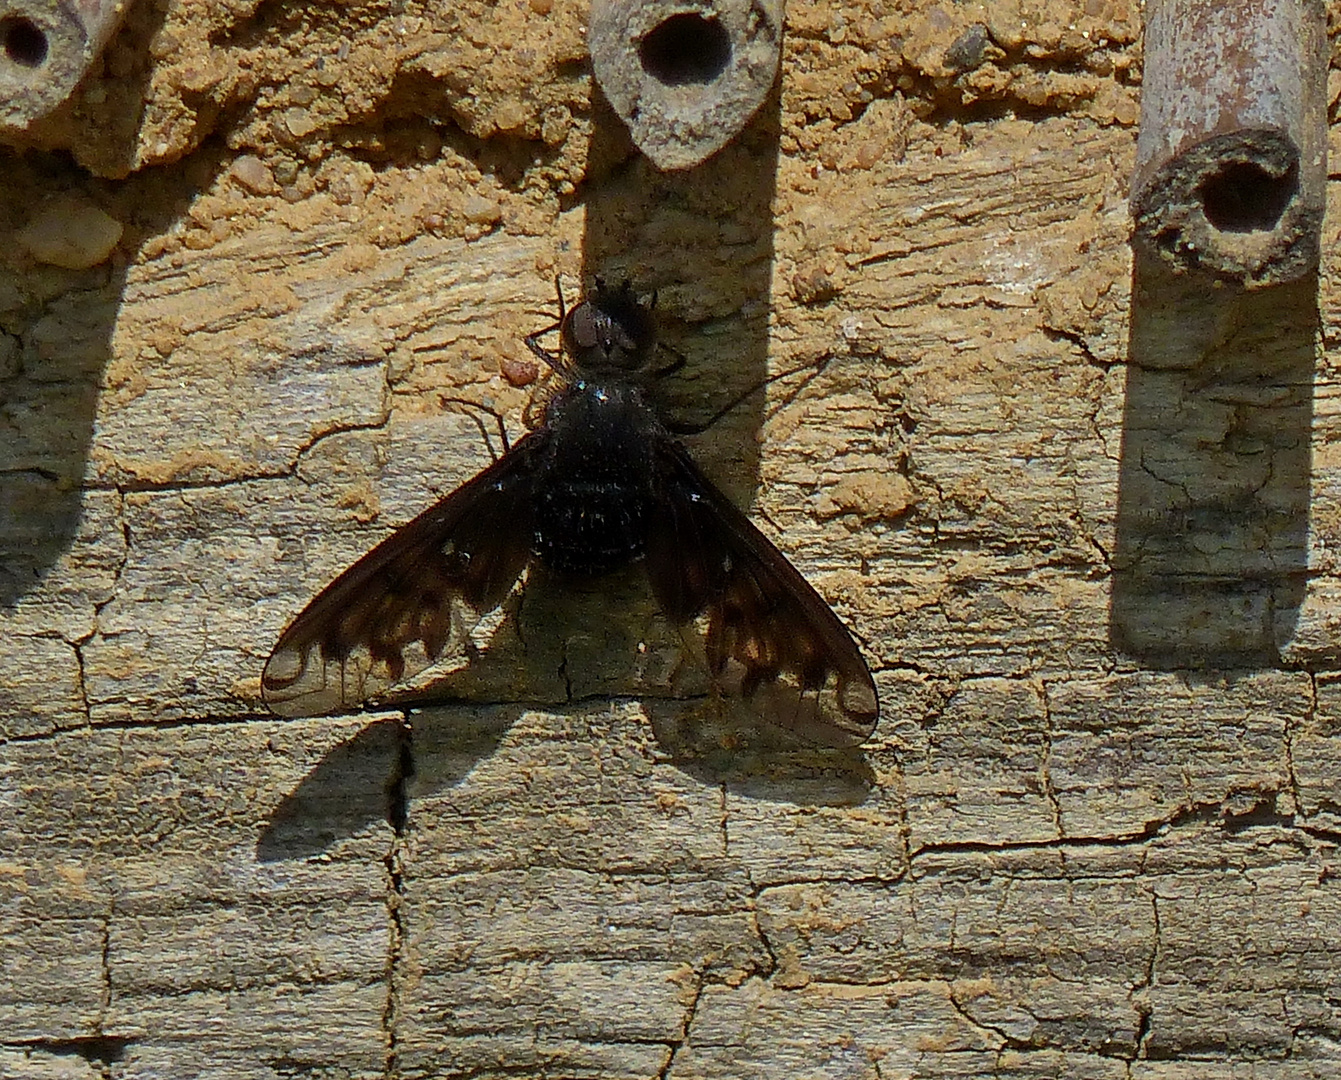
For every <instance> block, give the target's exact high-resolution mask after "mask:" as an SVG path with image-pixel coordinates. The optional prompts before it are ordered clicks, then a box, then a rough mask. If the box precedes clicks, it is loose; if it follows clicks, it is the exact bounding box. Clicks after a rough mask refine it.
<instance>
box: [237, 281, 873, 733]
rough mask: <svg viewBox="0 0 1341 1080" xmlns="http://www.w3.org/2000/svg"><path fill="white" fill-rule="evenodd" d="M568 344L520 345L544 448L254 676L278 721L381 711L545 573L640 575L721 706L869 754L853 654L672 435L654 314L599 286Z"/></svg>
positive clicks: (369, 573) (567, 330)
mask: <svg viewBox="0 0 1341 1080" xmlns="http://www.w3.org/2000/svg"><path fill="white" fill-rule="evenodd" d="M555 328H557V329H558V331H559V341H560V350H559V353H558V354H557V355H554V354H551V353H549V352H547V351H546V350H544V349H543V348H541V346H540V345H539V344H538V338H539V336H540V334H535V335H532V336H531V337H528V338H527V345H528V346H529V347H530V348H531V351H532V352H534V353H535V354H536V356H537V357H538V358H540V359H541V360H543V361H544V362H545V363H546V364H547V365H549V366H550V367H551V368H552V369H553V372H554V374H555V376H556V377H557V381H558V385H557V387H555V388H554V389H553V391H552V392H551V394H550V396H549V397H548V398H547V399H546V400H545V402H544V404H543V412H542V415H541V416H540V417H539V419H538V422H536V423H534V425H533V430H531V431H530V432H529V433H528V434H527V435H526V436H525V437H524V438H522V439H521V441H520V442H518V443H517V444H516V445H515V446H513V447H512V448H511V449H510V450H508V451H507V452H506V453H505V454H504V455H503V456H502V457H501V458H499V459H498V460H497V461H496V462H494V463H493V464H492V465H490V466H489V467H488V468H486V469H484V470H483V471H482V472H481V473H480V474H479V475H477V476H476V477H475V478H474V479H472V480H469V481H467V482H466V483H464V484H462V485H461V486H460V487H459V488H457V489H456V490H455V491H454V492H452V493H451V494H450V495H448V496H447V497H446V498H445V499H443V500H442V501H440V502H439V503H437V504H436V505H435V506H432V507H430V508H429V509H428V510H426V511H424V513H422V514H420V515H419V516H418V517H417V518H415V519H414V520H413V521H411V522H410V523H409V524H408V525H405V526H403V527H402V528H401V529H399V530H398V531H397V532H395V533H394V534H393V535H392V536H390V537H389V538H388V539H387V540H385V541H384V542H383V543H381V544H379V545H378V546H377V547H376V548H374V549H373V550H372V551H370V552H369V553H368V554H367V555H365V556H364V557H363V558H362V559H360V560H359V561H358V562H356V563H355V564H354V565H353V566H351V567H350V568H349V569H348V570H346V571H345V572H344V573H343V574H341V575H340V576H339V577H338V578H336V579H335V581H333V582H332V583H331V584H330V585H328V586H327V587H326V588H325V589H324V590H323V591H322V592H321V594H320V595H318V596H317V598H316V599H315V600H313V601H312V603H311V604H309V605H308V607H307V608H306V610H304V611H303V613H302V614H301V615H299V616H298V617H297V618H296V619H294V621H293V622H292V623H291V624H290V626H289V627H288V629H286V630H285V631H284V633H283V634H281V635H280V638H279V641H278V642H276V644H275V648H274V651H273V652H272V653H271V655H270V659H269V660H268V661H267V662H266V665H265V670H264V672H263V674H262V676H261V686H262V691H263V694H264V697H265V701H266V703H267V704H268V705H269V706H270V708H271V709H273V710H274V711H275V712H277V713H281V714H284V715H316V714H320V713H326V712H333V711H337V710H340V709H347V708H354V707H357V706H359V705H362V704H364V703H365V702H368V701H370V700H374V699H376V698H379V697H380V696H382V695H383V694H384V693H385V692H386V691H387V690H388V689H390V688H392V687H393V686H395V685H396V684H398V683H401V682H403V681H404V680H406V679H408V678H410V677H411V676H413V675H415V674H417V673H418V672H420V671H422V670H424V669H425V668H427V667H429V666H430V665H432V664H434V663H435V662H437V661H438V660H439V659H440V658H441V657H443V655H444V653H445V652H450V651H452V650H457V651H460V650H461V649H462V648H463V647H464V648H466V649H468V648H469V647H470V646H469V644H468V638H469V633H470V631H471V629H472V628H473V627H474V626H475V624H476V623H478V621H479V620H480V618H481V617H482V616H483V615H485V614H486V613H488V612H490V611H492V610H493V609H495V608H497V607H498V606H499V605H500V604H501V603H502V602H503V600H504V598H505V597H506V596H507V595H508V594H509V593H510V592H511V591H512V589H513V588H514V586H515V585H516V583H517V580H518V579H519V578H520V576H521V574H522V571H523V570H524V569H525V568H526V566H527V564H528V563H530V562H531V561H532V560H534V561H535V562H537V563H540V564H541V565H543V566H544V567H546V568H547V569H549V570H552V571H555V572H557V574H558V575H560V576H561V577H563V576H569V577H573V578H584V579H589V578H597V577H600V576H601V575H604V574H606V573H609V572H611V571H613V570H616V569H619V568H621V567H624V566H627V565H629V564H632V563H640V564H641V565H642V566H643V567H644V568H645V569H646V572H647V578H648V581H649V583H650V585H651V589H652V594H653V596H654V597H655V599H656V601H657V603H658V604H659V606H660V608H661V611H662V612H663V613H664V615H665V616H666V618H667V619H669V620H670V621H671V622H672V623H674V624H676V625H678V626H680V627H681V628H684V630H685V633H686V637H690V636H693V637H694V638H695V639H697V641H698V642H699V643H700V646H701V653H702V655H703V657H704V658H705V659H706V663H707V667H708V671H709V674H710V675H711V677H712V680H713V683H714V686H715V687H716V688H717V689H718V690H719V691H720V692H722V693H724V694H727V695H731V696H735V697H739V698H741V699H742V700H744V701H745V702H746V704H747V705H749V706H750V707H751V708H752V709H753V711H754V712H755V713H757V714H758V715H759V716H760V717H762V718H763V719H764V720H766V721H769V722H772V723H776V724H779V725H781V726H783V727H788V728H792V729H795V730H798V731H802V732H804V733H806V734H807V736H808V737H810V738H813V739H815V740H816V741H820V742H823V743H826V744H830V745H839V746H841V745H855V744H857V743H860V742H862V741H864V740H865V739H866V738H868V737H869V736H870V734H871V732H872V731H873V730H874V728H875V724H876V720H877V719H878V716H879V704H878V701H877V698H876V691H875V683H874V681H873V680H872V678H871V674H870V671H869V670H868V668H867V666H866V662H865V661H864V660H863V659H862V656H861V652H860V650H859V649H858V648H857V645H856V642H855V641H854V640H853V639H852V636H851V635H850V634H849V633H848V631H847V629H846V628H845V627H844V626H843V624H842V623H841V622H840V621H839V619H838V617H837V616H836V615H835V614H834V613H833V611H832V610H831V609H830V608H829V606H828V604H826V603H825V602H824V600H822V599H821V598H820V596H819V594H818V593H816V592H815V590H814V589H813V588H811V586H810V584H809V583H808V582H807V581H806V580H805V579H804V578H803V577H802V576H801V575H800V574H799V573H798V572H797V571H796V569H795V568H794V567H793V566H792V565H791V564H790V563H789V562H788V561H787V559H786V558H785V557H784V556H783V555H782V553H781V552H780V551H778V549H777V548H776V547H774V546H773V544H772V543H771V542H770V541H769V540H768V539H767V538H766V537H765V536H764V535H763V534H762V533H761V532H759V530H758V529H756V528H755V527H754V525H752V524H751V523H750V521H749V519H748V518H747V517H746V516H745V515H744V514H743V513H742V512H741V511H740V510H738V509H737V508H736V507H735V506H734V505H733V504H732V503H731V502H730V501H729V500H728V499H727V498H726V497H725V496H724V495H723V494H722V493H721V492H720V491H718V490H717V488H716V487H715V486H714V485H713V484H712V482H711V481H709V480H708V479H707V477H705V476H704V475H703V473H702V472H700V471H699V469H698V467H697V466H696V465H695V464H694V463H693V461H692V460H691V459H690V457H689V454H688V452H687V451H686V450H685V448H684V446H683V445H681V443H680V442H679V441H678V440H677V439H676V438H675V436H674V434H673V433H672V431H671V430H670V429H669V428H668V427H667V425H666V424H665V423H664V422H663V421H662V420H661V418H660V417H659V415H658V413H657V411H656V409H655V407H654V405H653V403H652V399H651V396H650V387H649V384H650V381H651V379H652V378H654V377H655V376H656V375H658V374H664V372H657V371H654V370H652V358H653V354H654V352H655V351H656V350H655V340H656V327H655V323H654V319H653V314H652V307H651V305H650V304H645V303H642V302H640V301H639V300H638V298H637V297H636V296H635V295H634V293H633V291H632V289H631V288H630V287H629V286H628V285H627V284H625V285H623V286H621V287H618V288H611V287H607V286H605V285H603V284H602V283H601V282H599V281H598V282H597V284H596V288H595V290H594V291H593V292H592V294H591V295H590V296H589V297H588V298H587V299H585V300H584V301H583V302H581V303H579V304H578V305H577V306H576V307H574V308H572V309H571V310H570V311H567V312H565V311H564V310H563V300H562V296H560V318H559V322H558V324H557V326H556V327H551V328H549V329H555ZM545 332H547V331H542V332H541V333H545Z"/></svg>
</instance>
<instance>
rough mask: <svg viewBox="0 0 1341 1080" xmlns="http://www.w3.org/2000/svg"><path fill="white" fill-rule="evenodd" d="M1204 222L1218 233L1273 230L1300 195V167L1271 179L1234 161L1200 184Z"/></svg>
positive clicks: (1260, 170)
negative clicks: (1293, 200) (1286, 209)
mask: <svg viewBox="0 0 1341 1080" xmlns="http://www.w3.org/2000/svg"><path fill="white" fill-rule="evenodd" d="M1199 193H1200V195H1201V207H1202V210H1203V211H1204V212H1205V214H1206V220H1207V221H1209V222H1210V223H1211V224H1212V225H1214V226H1215V227H1216V228H1217V229H1219V230H1220V231H1221V232H1253V231H1256V230H1262V231H1270V230H1271V229H1274V228H1275V227H1276V226H1277V225H1278V224H1279V223H1280V219H1281V215H1282V214H1284V213H1285V208H1286V207H1288V206H1289V205H1290V200H1291V199H1293V198H1294V197H1295V196H1296V195H1297V194H1298V193H1299V166H1298V165H1291V166H1290V167H1289V168H1288V169H1287V170H1286V171H1285V172H1284V173H1282V174H1281V175H1279V176H1273V175H1272V174H1271V173H1269V172H1267V171H1266V170H1265V169H1264V168H1262V167H1261V166H1260V165H1254V164H1253V163H1251V162H1246V161H1236V162H1234V163H1233V164H1230V165H1226V166H1225V167H1224V168H1223V169H1221V170H1220V171H1219V172H1217V173H1216V174H1215V175H1214V176H1209V177H1207V178H1206V179H1205V180H1203V181H1202V182H1201V186H1200V188H1199Z"/></svg>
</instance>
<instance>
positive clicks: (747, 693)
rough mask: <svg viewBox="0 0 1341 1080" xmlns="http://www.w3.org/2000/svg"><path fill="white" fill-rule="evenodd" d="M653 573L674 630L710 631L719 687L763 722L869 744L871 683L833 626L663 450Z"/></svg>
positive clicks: (724, 503)
mask: <svg viewBox="0 0 1341 1080" xmlns="http://www.w3.org/2000/svg"><path fill="white" fill-rule="evenodd" d="M656 459H657V464H656V472H657V486H658V492H657V498H656V499H655V500H654V503H655V506H656V511H655V519H654V521H653V522H652V528H651V535H650V536H649V538H648V548H647V572H648V576H649V577H650V579H651V583H652V591H653V592H654V593H655V594H656V598H657V600H658V602H659V603H660V604H661V606H662V609H663V610H664V611H665V612H666V615H667V617H668V618H670V619H671V620H672V621H674V622H676V623H680V624H688V623H696V622H701V621H702V620H703V619H706V623H707V626H706V633H705V637H704V640H703V649H704V653H705V654H706V661H707V665H708V670H709V672H710V673H711V675H712V677H713V680H714V681H715V683H716V684H717V685H718V687H720V688H721V689H723V690H724V691H726V692H727V693H733V694H739V695H740V696H741V697H743V698H745V699H746V700H747V701H748V702H749V703H750V704H751V706H752V707H753V708H754V710H755V711H756V712H758V713H759V714H760V716H762V717H763V718H764V719H766V720H768V721H770V722H772V723H775V724H779V725H781V726H783V727H787V728H791V729H793V730H795V731H798V732H799V733H801V734H802V735H804V736H806V737H808V738H810V739H812V740H814V741H816V742H820V743H823V744H826V745H830V746H853V745H856V744H857V743H860V742H863V741H865V740H866V739H867V738H869V737H870V735H871V733H872V732H873V731H874V730H875V725H876V721H877V720H879V717H880V705H879V700H878V698H877V697H876V692H875V681H874V680H873V679H872V678H871V672H870V670H869V669H868V668H867V666H866V661H865V660H863V659H862V655H861V652H860V650H859V649H858V648H857V643H856V642H855V641H854V640H853V639H852V635H851V634H849V633H848V631H847V628H846V627H845V626H844V625H843V624H842V622H840V621H839V619H838V616H837V615H835V614H834V613H833V610H832V609H831V608H830V607H829V605H828V604H826V603H825V602H824V600H823V599H821V597H820V595H819V593H817V592H815V590H814V589H813V588H812V587H811V586H810V583H809V582H807V581H806V579H805V578H803V577H802V576H801V575H800V573H798V572H797V570H796V568H795V567H793V566H792V564H791V563H789V562H788V561H787V559H786V557H785V556H784V555H783V554H782V552H780V551H778V549H777V548H776V547H774V546H773V544H772V543H770V542H769V540H768V538H767V537H765V536H764V534H763V533H761V532H760V531H759V530H758V529H757V528H755V527H754V526H753V525H752V524H750V521H749V519H748V518H747V517H746V516H745V515H744V514H743V513H742V512H741V511H740V510H738V509H737V508H736V507H735V506H734V505H733V504H732V503H731V501H730V500H729V499H727V497H726V496H725V495H723V494H722V493H721V492H720V491H718V490H717V488H716V487H715V486H714V485H713V484H712V482H711V481H710V480H708V478H707V477H705V476H704V475H703V474H702V473H701V472H700V471H699V469H698V466H696V465H695V464H694V463H693V461H692V460H691V459H690V457H689V455H688V453H687V452H686V451H685V450H684V448H683V447H681V446H679V445H678V444H677V443H675V442H674V441H672V440H671V439H664V440H662V442H661V443H660V445H659V446H658V447H657V455H656Z"/></svg>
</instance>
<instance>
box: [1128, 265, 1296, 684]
mask: <svg viewBox="0 0 1341 1080" xmlns="http://www.w3.org/2000/svg"><path fill="white" fill-rule="evenodd" d="M1317 289H1318V279H1317V275H1316V273H1314V274H1310V275H1308V276H1306V277H1305V278H1304V279H1302V280H1300V281H1297V282H1294V283H1291V284H1289V285H1282V286H1277V287H1274V288H1270V289H1260V290H1255V291H1250V292H1242V291H1239V290H1238V289H1235V288H1232V287H1226V286H1220V285H1218V284H1216V283H1214V282H1212V281H1211V280H1210V279H1208V278H1200V279H1198V278H1187V277H1180V278H1175V277H1173V276H1171V275H1169V274H1168V273H1167V272H1165V271H1163V270H1161V269H1159V268H1158V267H1155V266H1153V265H1152V264H1151V261H1150V260H1149V259H1148V258H1143V257H1142V256H1141V255H1140V253H1139V252H1138V253H1137V258H1136V263H1135V269H1134V271H1133V285H1132V316H1131V337H1130V342H1129V355H1128V365H1127V387H1126V403H1125V407H1124V412H1123V423H1122V459H1121V466H1120V472H1119V481H1118V508H1117V540H1116V545H1115V552H1114V557H1113V596H1112V606H1111V610H1110V616H1111V622H1110V633H1111V639H1112V644H1113V646H1114V648H1116V649H1118V650H1120V651H1122V652H1125V653H1128V654H1130V655H1132V656H1135V657H1137V658H1138V659H1139V660H1141V661H1142V662H1143V663H1146V664H1149V665H1151V666H1153V667H1161V668H1162V667H1170V666H1173V667H1181V666H1189V665H1191V666H1208V667H1225V666H1237V665H1248V666H1257V665H1266V666H1270V665H1273V664H1275V663H1276V662H1277V658H1278V655H1279V651H1280V649H1281V647H1282V645H1284V644H1285V643H1286V642H1288V641H1289V639H1290V638H1291V636H1292V634H1293V632H1294V628H1295V623H1296V620H1297V618H1298V612H1299V605H1300V603H1301V602H1302V600H1303V595H1304V589H1305V586H1306V583H1307V558H1308V548H1307V544H1308V521H1309V509H1308V508H1309V491H1310V472H1311V469H1310V463H1311V457H1310V446H1311V443H1310V439H1311V432H1312V424H1313V374H1314V372H1313V368H1314V350H1315V339H1316V334H1317V327H1318V309H1317Z"/></svg>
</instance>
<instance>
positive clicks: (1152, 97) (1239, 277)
mask: <svg viewBox="0 0 1341 1080" xmlns="http://www.w3.org/2000/svg"><path fill="white" fill-rule="evenodd" d="M1326 87H1327V36H1326V17H1325V13H1324V11H1323V5H1322V0H1148V2H1147V5H1146V24H1145V71H1144V85H1143V87H1142V92H1141V130H1140V136H1139V138H1138V140H1137V147H1136V171H1135V175H1134V177H1133V180H1132V200H1131V206H1132V216H1133V218H1134V219H1135V226H1136V227H1135V235H1134V237H1133V242H1134V243H1136V244H1138V245H1142V246H1144V247H1145V248H1146V250H1147V251H1148V252H1149V253H1151V254H1153V255H1155V256H1157V257H1158V258H1159V259H1160V260H1161V261H1162V262H1164V263H1165V264H1167V265H1168V266H1170V268H1172V269H1173V270H1174V271H1175V272H1187V271H1191V270H1200V271H1208V272H1210V273H1211V274H1214V275H1216V276H1218V277H1221V278H1226V279H1231V280H1234V281H1236V282H1238V283H1241V284H1243V285H1249V286H1251V285H1264V284H1279V283H1282V282H1286V281H1291V280H1294V279H1296V278H1299V277H1301V276H1302V275H1304V274H1306V273H1308V272H1309V271H1310V270H1312V269H1313V268H1314V267H1315V266H1316V265H1317V262H1318V248H1319V235H1320V229H1321V225H1322V214H1323V206H1324V202H1325V188H1326V183H1327V160H1326V154H1327V126H1326V125H1327V115H1326V114H1327V103H1326Z"/></svg>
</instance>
